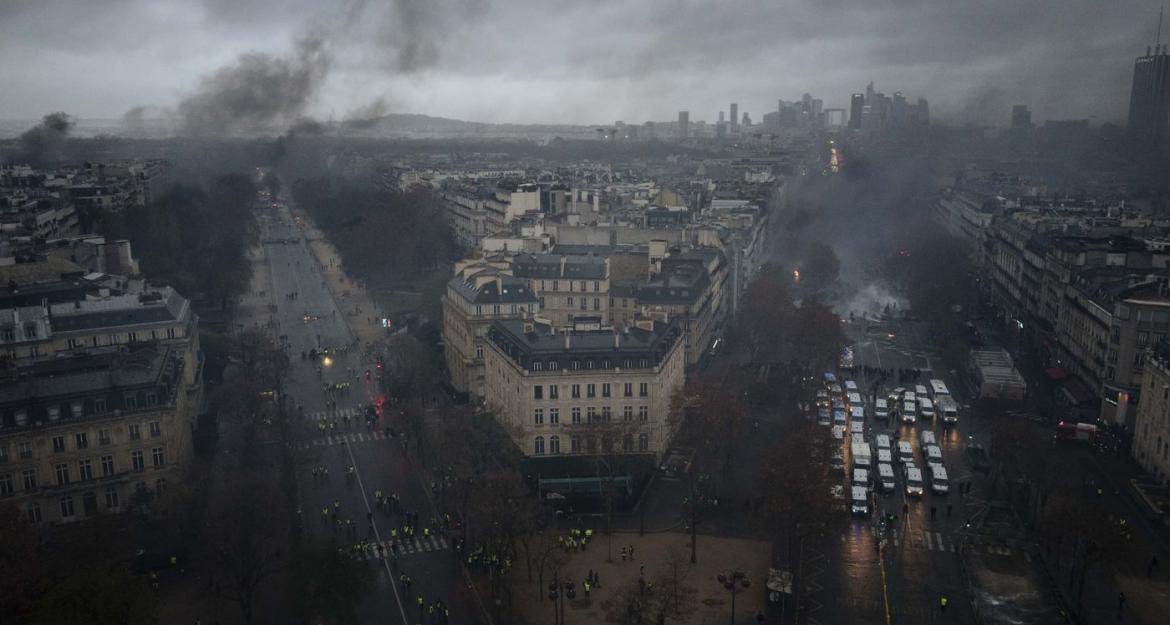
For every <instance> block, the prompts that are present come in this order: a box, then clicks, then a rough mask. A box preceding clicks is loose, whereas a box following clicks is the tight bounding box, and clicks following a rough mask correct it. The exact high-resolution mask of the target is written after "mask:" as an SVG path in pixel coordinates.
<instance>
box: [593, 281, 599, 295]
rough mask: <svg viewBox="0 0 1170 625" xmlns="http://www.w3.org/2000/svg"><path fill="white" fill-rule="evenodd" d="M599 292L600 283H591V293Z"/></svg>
mask: <svg viewBox="0 0 1170 625" xmlns="http://www.w3.org/2000/svg"><path fill="white" fill-rule="evenodd" d="M600 290H601V283H600V282H598V281H597V280H594V281H593V292H594V293H596V292H598V291H600Z"/></svg>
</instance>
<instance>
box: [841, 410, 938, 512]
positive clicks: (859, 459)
mask: <svg viewBox="0 0 1170 625" xmlns="http://www.w3.org/2000/svg"><path fill="white" fill-rule="evenodd" d="M851 439H852V442H851V445H850V446H851V448H852V450H853V453H852V460H853V471H852V478H853V479H852V484H851V486H852V488H851V489H850V495H851V500H852V501H851V503H852V505H851V509H852V512H853V514H857V515H865V514H869V491H870V489H874V490H876V491H878V492H882V493H891V492H894V491H895V490H896V489H897V487H898V485H897V482H896V481H895V479H894V466H893V463H894V462H895V461H897V462H898V463H899V464H900V465H902V475H903V478H904V481H905V489H906V495H907V496H908V497H922V496H923V495H924V494H925V492H926V488H927V487H928V485H929V488H930V491H931V492H932V493H934V494H935V495H944V496H945V495H946V494H947V493H948V492H949V490H950V481H949V480H948V478H947V470H946V467H944V466H943V458H942V449H940V448H939V446H938V441H937V439H936V438H935V435H934V432H932V431H929V430H927V431H924V432H922V433H921V434H920V435H919V449H920V453H921V454H922V459H923V462H924V463H925V464H926V467H927V473H926V474H925V475H924V474H923V472H922V470H921V469H919V468H918V465H917V464H915V462H914V447H913V445H911V444H910V441H898V442H897V445H895V446H891V440H890V437H889V436H888V435H886V434H879V435H877V436H876V437H875V439H874V448H875V449H876V451H877V454H876V458H875V456H874V455H872V454H871V453H870V452H869V444H868V443H867V442H866V441H865V437H864V435H862V434H853V435H852V437H851Z"/></svg>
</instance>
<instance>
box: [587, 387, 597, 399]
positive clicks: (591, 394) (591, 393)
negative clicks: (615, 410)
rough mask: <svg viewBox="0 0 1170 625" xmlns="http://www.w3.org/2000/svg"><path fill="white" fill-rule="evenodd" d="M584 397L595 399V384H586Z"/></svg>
mask: <svg viewBox="0 0 1170 625" xmlns="http://www.w3.org/2000/svg"><path fill="white" fill-rule="evenodd" d="M585 396H586V397H589V398H594V397H597V385H596V384H586V385H585Z"/></svg>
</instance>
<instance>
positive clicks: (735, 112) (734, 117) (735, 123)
mask: <svg viewBox="0 0 1170 625" xmlns="http://www.w3.org/2000/svg"><path fill="white" fill-rule="evenodd" d="M729 117H731V134H735V133H736V132H738V131H739V105H738V104H736V103H735V102H732V103H731V115H729Z"/></svg>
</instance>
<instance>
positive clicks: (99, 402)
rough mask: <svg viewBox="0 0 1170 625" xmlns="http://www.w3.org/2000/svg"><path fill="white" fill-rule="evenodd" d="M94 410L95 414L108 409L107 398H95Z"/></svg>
mask: <svg viewBox="0 0 1170 625" xmlns="http://www.w3.org/2000/svg"><path fill="white" fill-rule="evenodd" d="M93 411H94V413H95V414H101V413H103V412H105V411H106V400H104V399H95V400H93Z"/></svg>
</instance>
